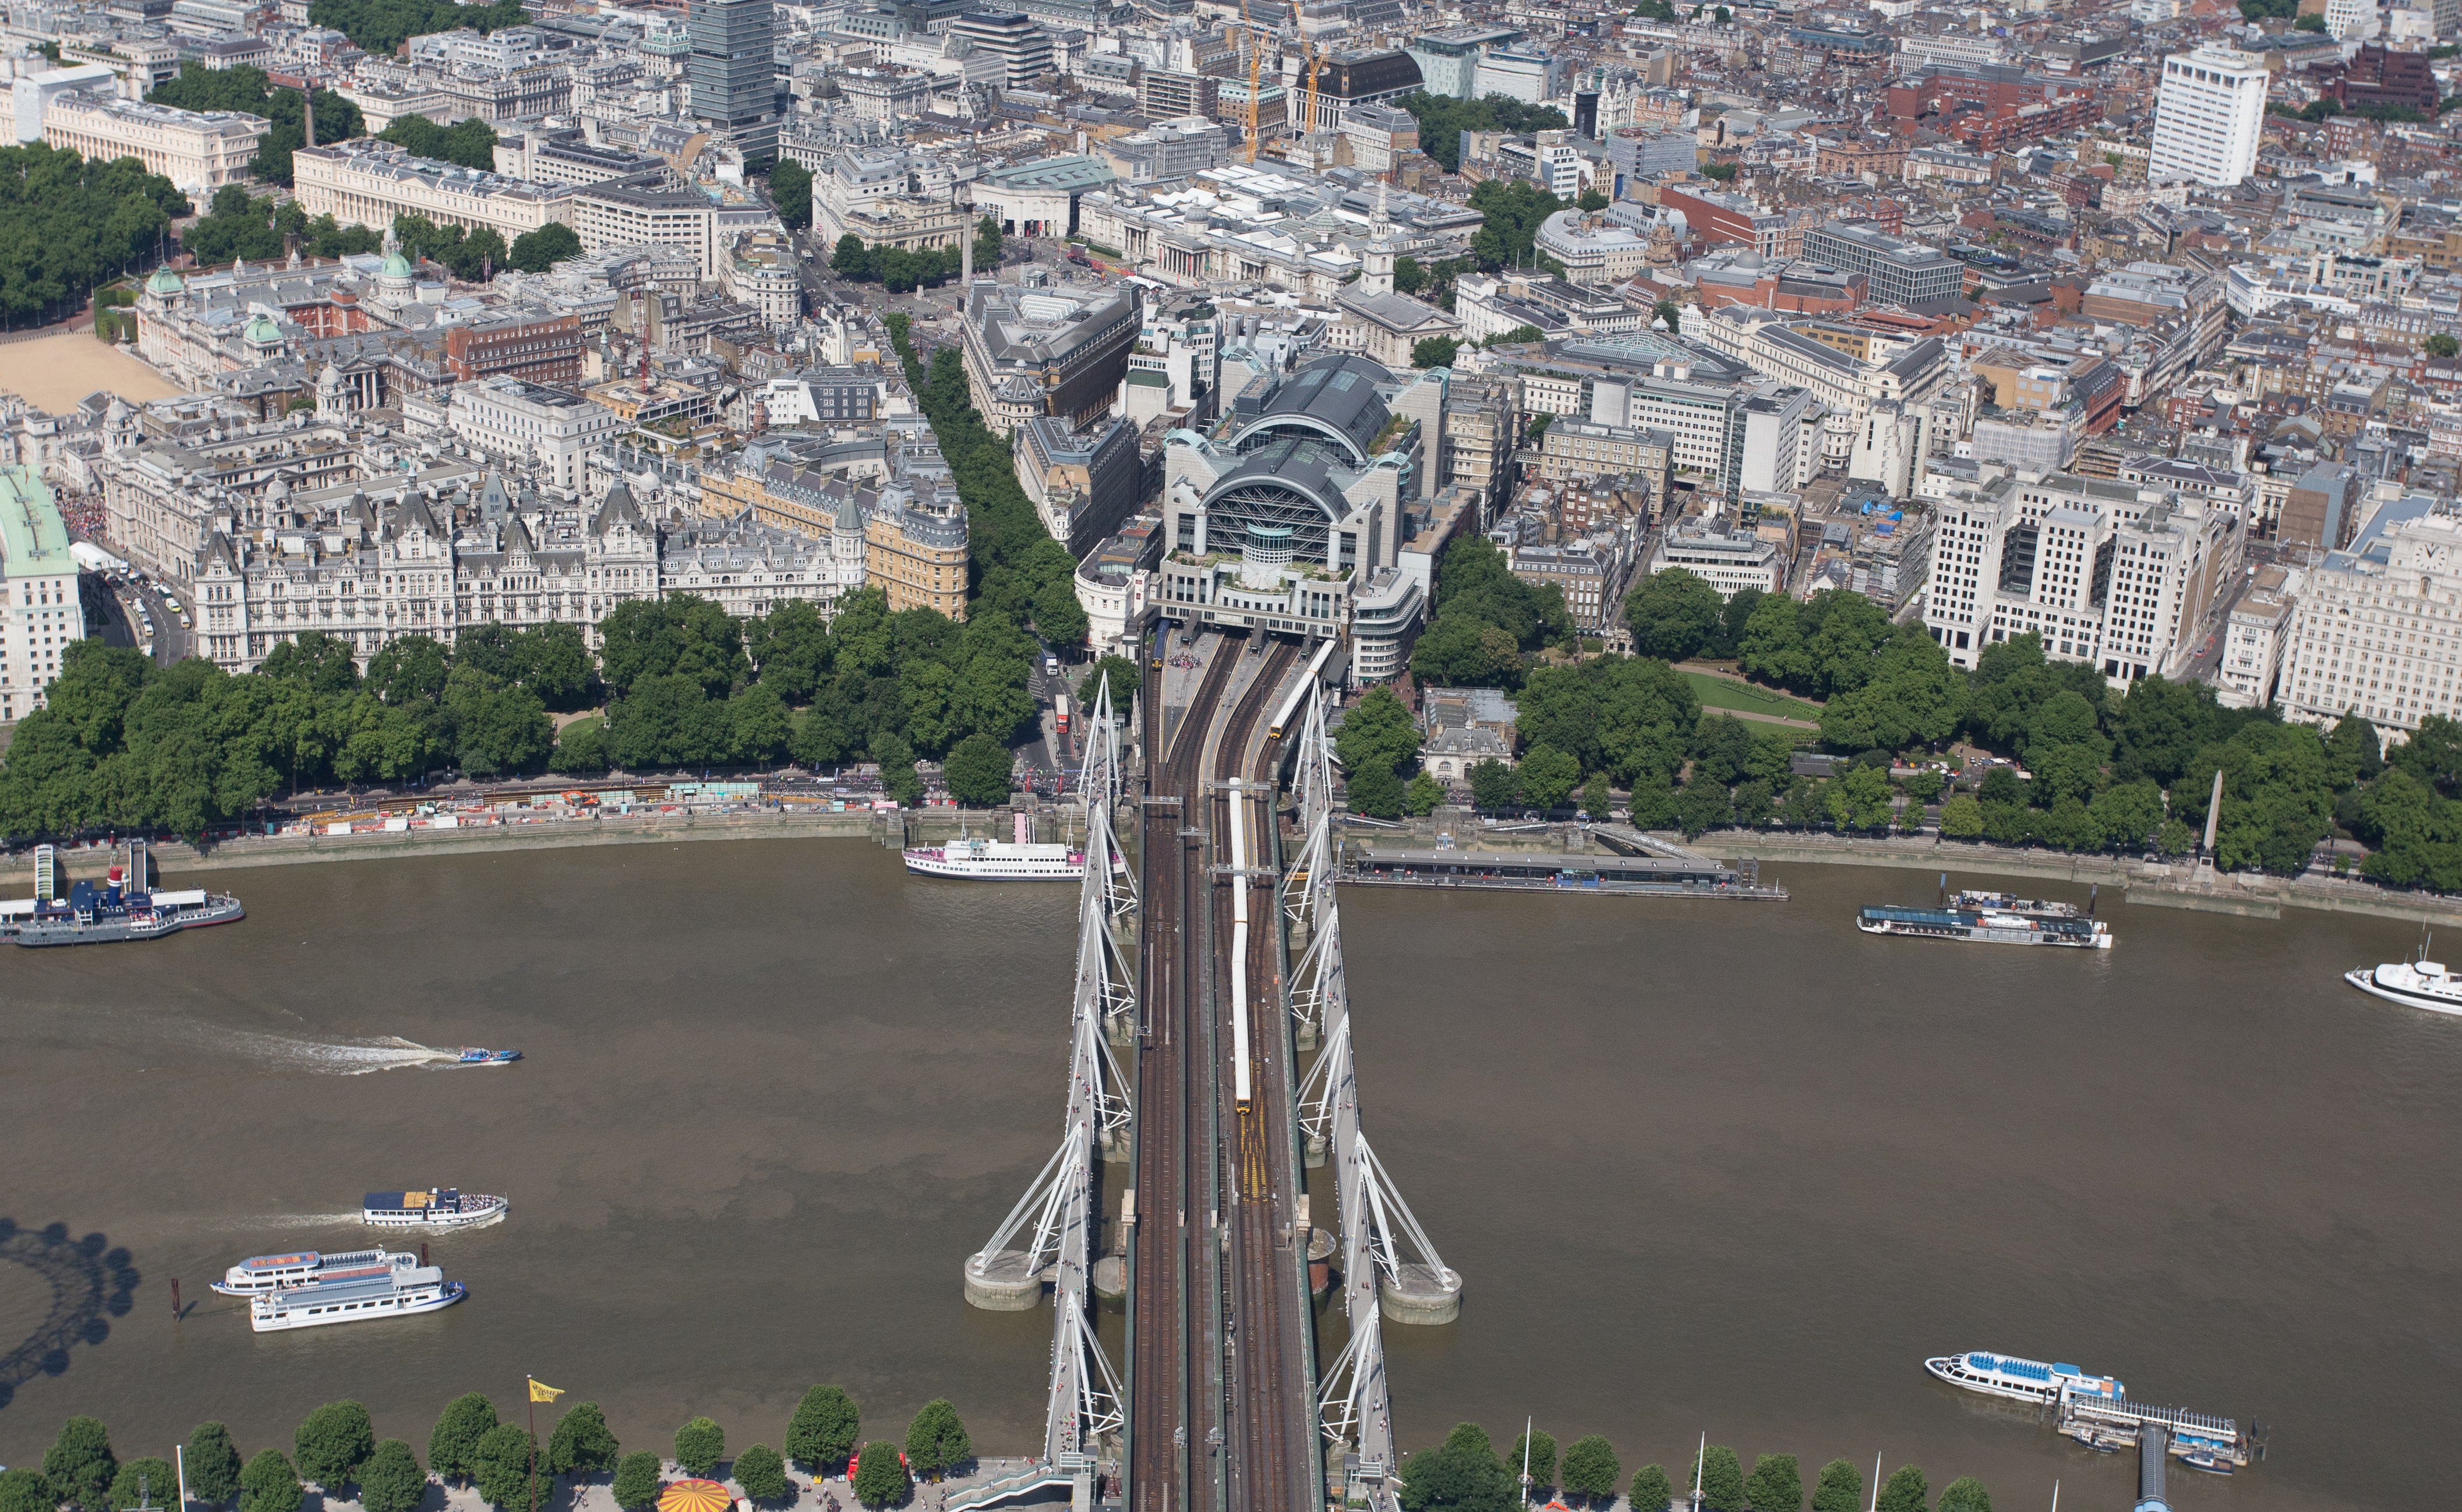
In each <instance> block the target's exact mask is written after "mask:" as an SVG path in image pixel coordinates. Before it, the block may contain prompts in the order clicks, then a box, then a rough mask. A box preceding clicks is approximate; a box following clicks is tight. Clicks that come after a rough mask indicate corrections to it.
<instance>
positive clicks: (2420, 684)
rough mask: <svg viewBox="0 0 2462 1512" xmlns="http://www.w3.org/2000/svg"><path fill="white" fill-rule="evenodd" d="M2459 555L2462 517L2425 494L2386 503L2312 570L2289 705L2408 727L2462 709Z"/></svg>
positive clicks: (2288, 681)
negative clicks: (2460, 689) (2461, 687)
mask: <svg viewBox="0 0 2462 1512" xmlns="http://www.w3.org/2000/svg"><path fill="white" fill-rule="evenodd" d="M2457 560H2462V519H2456V518H2455V517H2454V516H2453V515H2451V514H2450V513H2446V512H2444V511H2442V510H2441V509H2439V508H2438V507H2437V506H2436V504H2435V501H2433V500H2431V499H2430V498H2428V497H2427V496H2425V495H2420V494H2412V495H2409V496H2407V497H2405V498H2401V499H2394V500H2389V501H2387V502H2386V503H2383V504H2380V505H2379V506H2378V507H2377V508H2376V511H2375V513H2374V514H2372V515H2371V516H2370V517H2369V519H2368V523H2367V524H2366V525H2365V527H2364V528H2362V529H2361V530H2360V533H2359V534H2358V536H2357V537H2355V538H2354V539H2353V540H2352V542H2351V544H2350V546H2349V548H2348V549H2347V550H2344V551H2330V552H2328V553H2326V555H2325V557H2324V558H2323V560H2322V561H2321V562H2319V563H2318V564H2317V565H2316V566H2314V567H2312V568H2310V569H2309V570H2308V572H2307V574H2306V577H2307V581H2306V582H2305V583H2304V584H2303V585H2302V586H2301V588H2300V592H2299V594H2298V596H2297V599H2296V603H2297V608H2296V609H2295V611H2294V613H2293V616H2292V623H2291V630H2290V636H2289V641H2288V646H2287V648H2286V650H2285V652H2284V655H2283V663H2282V670H2281V673H2280V675H2279V679H2278V688H2277V691H2276V693H2275V702H2277V703H2278V704H2279V705H2280V706H2281V708H2282V711H2283V713H2284V715H2285V716H2287V717H2288V718H2291V719H2295V720H2305V721H2309V722H2312V723H2322V722H2324V721H2330V720H2336V719H2340V718H2342V717H2343V715H2345V714H2357V715H2360V716H2361V717H2362V718H2364V719H2366V720H2369V721H2371V722H2372V723H2374V724H2376V725H2377V726H2378V727H2379V728H2380V729H2398V730H2404V731H2410V730H2415V729H2417V728H2419V722H2420V721H2421V720H2423V719H2426V718H2427V717H2428V716H2430V715H2431V714H2440V715H2443V716H2444V717H2446V718H2447V719H2454V718H2457V717H2462V702H2457V698H2458V697H2462V695H2457V693H2456V690H2455V686H2454V681H2455V677H2456V668H2455V664H2454V663H2455V661H2456V660H2457V659H2462V572H2457V571H2456V569H2455V566H2454V564H2455V562H2456V561H2457Z"/></svg>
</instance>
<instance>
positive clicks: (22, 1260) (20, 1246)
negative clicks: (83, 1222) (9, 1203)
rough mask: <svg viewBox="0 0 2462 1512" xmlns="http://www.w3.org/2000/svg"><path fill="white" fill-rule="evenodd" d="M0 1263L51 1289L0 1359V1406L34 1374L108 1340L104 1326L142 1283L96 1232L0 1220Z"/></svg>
mask: <svg viewBox="0 0 2462 1512" xmlns="http://www.w3.org/2000/svg"><path fill="white" fill-rule="evenodd" d="M0 1263H5V1264H14V1265H22V1266H24V1267H26V1268H27V1269H28V1270H31V1271H32V1272H33V1273H34V1274H35V1275H36V1276H37V1277H39V1278H40V1279H41V1280H42V1281H43V1282H45V1283H46V1284H48V1285H50V1287H51V1290H52V1300H51V1307H50V1309H49V1311H48V1312H47V1313H46V1314H45V1315H44V1318H43V1321H42V1322H41V1323H40V1324H39V1325H37V1326H36V1328H34V1330H33V1331H32V1333H30V1334H28V1335H27V1336H26V1339H25V1341H24V1342H23V1343H21V1344H19V1345H17V1346H16V1347H15V1348H13V1349H11V1350H9V1352H8V1353H6V1354H0V1408H6V1407H7V1406H8V1405H9V1403H10V1402H11V1400H12V1399H13V1398H14V1397H15V1396H16V1394H17V1388H18V1387H20V1386H23V1385H24V1384H25V1383H26V1382H28V1381H31V1380H32V1379H34V1378H35V1377H36V1376H39V1375H60V1374H65V1373H66V1372H67V1371H68V1368H69V1363H70V1350H74V1349H75V1348H76V1346H78V1345H84V1346H86V1347H88V1348H92V1347H94V1346H96V1345H98V1344H100V1343H102V1342H103V1341H104V1340H105V1339H108V1338H110V1337H111V1320H112V1319H114V1318H124V1317H126V1316H127V1315H128V1313H129V1310H130V1309H131V1308H132V1307H135V1306H136V1302H135V1294H136V1291H137V1285H138V1283H139V1282H140V1280H141V1279H142V1278H141V1277H140V1275H139V1274H138V1271H137V1267H136V1265H135V1264H132V1263H131V1261H130V1257H129V1254H128V1251H127V1250H125V1249H114V1248H112V1247H111V1242H110V1241H109V1240H107V1239H105V1238H104V1237H103V1236H102V1235H100V1234H88V1235H86V1236H85V1237H84V1238H83V1239H72V1238H70V1237H69V1226H68V1225H67V1224H66V1223H53V1224H50V1225H48V1226H46V1227H43V1228H38V1229H36V1228H21V1227H19V1226H18V1224H17V1221H16V1220H14V1219H10V1218H0Z"/></svg>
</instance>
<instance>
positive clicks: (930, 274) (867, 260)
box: [769, 172, 1001, 294]
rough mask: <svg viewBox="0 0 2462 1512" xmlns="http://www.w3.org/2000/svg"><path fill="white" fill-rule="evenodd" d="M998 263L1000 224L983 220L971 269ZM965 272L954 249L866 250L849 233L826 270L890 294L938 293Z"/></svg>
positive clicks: (806, 208)
mask: <svg viewBox="0 0 2462 1512" xmlns="http://www.w3.org/2000/svg"><path fill="white" fill-rule="evenodd" d="M769 182H770V185H771V192H772V193H773V194H774V193H776V192H777V189H776V185H777V182H778V176H777V174H776V173H775V172H773V173H771V174H770V176H769ZM810 184H811V181H810V176H809V175H807V176H806V179H805V205H804V213H805V216H806V218H807V219H809V218H810V214H811V204H810ZM1000 260H1001V229H1000V223H999V222H998V221H995V220H993V219H992V218H991V217H990V216H988V215H986V216H984V217H983V221H982V223H981V224H980V225H978V226H977V227H975V266H976V267H977V268H980V269H983V270H991V269H995V268H998V267H999V266H1000ZM964 269H965V262H964V258H963V255H962V253H961V251H960V249H959V248H955V247H943V248H929V249H926V250H922V251H909V250H908V249H907V248H902V247H866V246H864V245H863V238H862V237H860V236H857V235H855V234H854V233H853V231H849V232H848V233H847V234H845V235H844V236H841V237H839V238H838V244H837V246H836V247H835V248H831V252H830V270H831V271H832V272H834V273H836V274H837V275H838V276H840V277H842V278H852V279H853V280H855V281H856V282H857V283H876V284H878V285H880V286H881V287H882V288H884V289H886V290H888V291H889V292H891V293H893V294H903V293H909V292H913V291H915V290H917V289H938V288H939V287H940V286H941V285H942V284H945V283H947V282H948V281H949V280H950V279H952V278H955V277H957V276H958V275H959V273H961V271H963V270H964Z"/></svg>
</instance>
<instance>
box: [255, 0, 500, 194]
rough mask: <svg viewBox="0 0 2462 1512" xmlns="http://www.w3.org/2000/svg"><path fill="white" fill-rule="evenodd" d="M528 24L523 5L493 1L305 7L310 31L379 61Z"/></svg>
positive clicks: (320, 1)
mask: <svg viewBox="0 0 2462 1512" xmlns="http://www.w3.org/2000/svg"><path fill="white" fill-rule="evenodd" d="M528 19H529V17H528V16H527V15H525V14H524V13H523V11H522V7H521V0H494V3H493V4H491V5H463V4H460V3H459V0H313V3H312V4H311V5H310V6H309V7H308V21H309V24H310V25H312V26H325V27H332V28H333V29H334V30H335V31H336V32H341V33H342V34H343V35H344V36H347V37H349V38H350V39H351V40H352V41H353V42H355V43H356V44H358V46H359V47H360V48H361V49H363V50H364V51H366V52H370V53H374V54H377V55H378V56H379V57H382V56H384V55H386V54H390V53H392V52H394V51H395V50H396V49H398V48H400V46H401V45H402V44H403V43H405V42H407V41H409V40H410V39H411V38H412V37H415V36H425V35H426V34H427V33H429V32H451V31H454V30H456V29H458V28H463V27H468V28H472V29H474V30H476V31H479V32H493V31H495V30H496V29H498V28H499V27H508V26H519V25H521V24H522V23H523V22H524V21H526V20H528ZM316 108H317V109H318V110H322V109H324V108H325V107H324V103H323V102H322V101H321V100H320V101H318V103H317V106H316ZM317 135H318V136H320V137H321V136H323V135H324V133H323V132H321V131H320V132H318V133H317ZM286 182H288V181H286Z"/></svg>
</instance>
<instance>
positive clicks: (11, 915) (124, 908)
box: [0, 841, 248, 947]
mask: <svg viewBox="0 0 2462 1512" xmlns="http://www.w3.org/2000/svg"><path fill="white" fill-rule="evenodd" d="M56 864H57V858H56V854H55V853H54V852H53V849H52V847H50V846H48V845H43V846H36V847H35V848H34V896H32V897H18V898H10V899H8V900H6V901H0V935H6V936H7V937H8V938H9V939H11V940H15V941H16V942H17V943H18V944H20V945H25V946H28V947H37V946H44V945H105V944H113V943H118V942H120V941H124V940H160V939H162V937H163V936H165V935H176V934H178V933H179V932H180V931H182V930H184V929H204V928H206V927H208V926H210V925H214V924H227V923H230V922H231V921H232V920H234V919H240V918H247V917H248V910H246V909H244V908H242V907H241V906H240V902H239V899H238V898H235V897H232V896H228V895H227V894H221V893H207V892H205V890H204V889H203V888H182V889H171V890H163V889H158V888H155V887H153V886H152V885H151V883H150V880H149V874H150V872H151V868H150V867H149V866H148V865H147V860H146V850H145V846H144V844H143V842H141V841H139V842H132V843H131V844H130V845H129V847H128V852H127V865H126V866H124V867H123V866H121V865H119V864H118V863H115V864H114V865H113V866H112V868H111V870H110V872H109V874H108V875H106V876H104V878H103V879H102V880H101V881H99V882H96V881H91V880H88V881H80V882H73V883H71V884H70V885H69V888H68V892H67V894H66V895H65V896H62V895H61V894H60V892H59V890H58V888H57V885H56V883H57V872H56V870H55V868H56Z"/></svg>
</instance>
